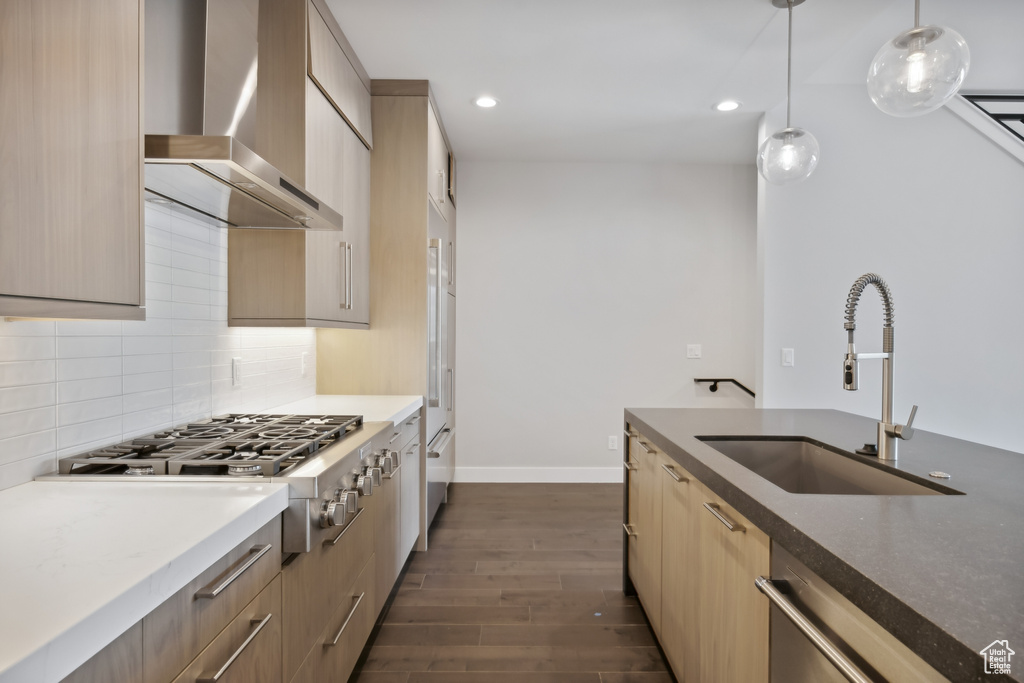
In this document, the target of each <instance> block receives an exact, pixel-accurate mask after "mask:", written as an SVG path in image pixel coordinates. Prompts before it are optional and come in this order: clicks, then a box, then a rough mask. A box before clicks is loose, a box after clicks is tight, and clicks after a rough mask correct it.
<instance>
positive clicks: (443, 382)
mask: <svg viewBox="0 0 1024 683" xmlns="http://www.w3.org/2000/svg"><path fill="white" fill-rule="evenodd" d="M372 94H373V128H374V146H373V152H372V155H371V178H372V180H371V204H370V224H371V234H372V239H371V241H370V286H371V288H372V290H373V298H372V299H371V301H370V318H371V320H372V321H373V324H372V325H371V327H370V329H369V330H368V331H366V332H352V331H346V330H327V329H321V330H318V331H317V391H318V392H319V393H321V394H404V395H419V396H423V397H424V405H426V406H427V413H428V419H427V420H422V421H421V422H420V425H421V426H420V429H421V434H420V436H421V444H422V445H421V462H424V469H423V470H422V471H423V473H424V475H425V476H424V477H423V478H422V479H423V480H422V481H421V482H420V486H421V501H422V503H423V504H425V502H426V500H427V495H426V484H427V479H428V478H429V476H430V473H429V472H428V468H427V464H428V463H426V461H425V460H424V457H425V456H424V455H423V450H422V449H423V448H425V447H426V445H427V444H428V441H429V440H430V438H431V437H432V436H433V435H432V434H428V433H427V428H426V423H427V422H429V421H430V419H429V418H430V408H431V406H432V404H433V405H434V407H435V408H437V407H441V408H443V409H444V412H445V418H444V420H445V421H446V426H447V428H449V429H454V423H455V419H456V418H455V412H456V411H455V402H454V397H455V391H454V387H455V378H456V367H455V355H454V349H455V340H454V318H455V296H454V294H455V275H456V271H455V268H454V263H455V260H456V255H455V248H456V241H455V220H456V212H455V205H454V197H455V189H454V185H453V184H452V182H451V181H452V171H453V170H454V167H455V164H454V160H453V158H452V157H451V154H450V149H451V147H450V145H449V144H448V141H447V135H446V134H445V132H444V128H443V125H442V123H441V118H440V116H439V115H438V111H437V107H436V105H435V104H434V101H433V97H432V96H431V93H430V87H429V83H428V82H427V81H395V80H374V81H373V83H372ZM437 234H442V235H443V236H444V237H443V246H440V248H439V249H440V254H439V258H440V260H441V263H440V264H439V269H440V271H441V272H442V273H443V281H442V282H441V283H440V287H439V289H440V291H441V292H442V293H443V294H444V297H443V298H444V299H446V300H447V301H446V306H447V315H448V324H447V326H445V329H443V330H441V332H440V334H441V335H443V336H444V337H445V340H446V341H447V352H446V354H445V355H444V357H443V358H442V359H441V364H442V365H441V367H442V368H443V370H441V371H440V372H439V374H438V375H434V376H433V381H432V380H431V377H430V375H431V374H432V373H431V372H430V371H429V370H428V368H429V367H431V365H430V362H429V360H428V347H429V348H434V347H433V346H432V345H429V344H428V339H429V337H430V329H429V328H430V321H429V319H428V318H429V317H430V315H429V311H431V310H433V309H431V308H428V291H432V290H431V288H430V283H429V277H428V270H429V268H428V261H429V259H430V258H431V256H430V254H431V249H430V248H428V247H429V242H430V238H431V237H433V236H436V235H437ZM435 248H437V247H435ZM433 253H435V254H436V253H437V252H433ZM434 272H435V274H436V272H437V271H434ZM435 284H436V283H435ZM435 371H436V368H435ZM438 393H439V394H440V395H439V396H438V395H437V394H438ZM448 444H449V445H448V450H446V453H447V454H448V455H447V456H446V460H448V462H449V464H448V465H447V467H448V468H451V467H452V466H453V465H452V464H451V463H453V462H454V443H453V442H452V441H449V442H448ZM429 464H430V465H433V464H434V463H433V462H431V463H429ZM447 474H448V475H449V479H450V469H449V470H447ZM424 518H425V516H424ZM425 531H426V529H425V528H421V532H420V545H419V548H420V549H421V550H422V549H425V543H426V533H425Z"/></svg>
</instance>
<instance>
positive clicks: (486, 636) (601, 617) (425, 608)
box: [354, 484, 672, 683]
mask: <svg viewBox="0 0 1024 683" xmlns="http://www.w3.org/2000/svg"><path fill="white" fill-rule="evenodd" d="M621 524H622V487H621V485H618V484H539V485H538V484H452V485H451V486H450V487H449V494H448V504H447V505H444V506H442V507H441V512H439V513H438V516H437V518H436V520H435V523H434V526H433V528H432V529H431V533H430V550H429V551H428V552H425V553H415V555H414V559H413V560H412V563H411V565H410V567H409V571H408V573H407V574H406V576H405V578H404V580H403V582H402V584H401V586H400V588H399V591H398V593H397V595H396V597H395V600H394V603H393V605H392V606H391V609H390V611H389V612H388V614H387V616H386V618H385V621H384V623H383V625H382V627H381V629H380V632H379V633H378V635H377V638H376V640H375V641H374V642H373V645H372V647H371V649H370V652H369V655H368V657H367V659H366V661H365V663H364V665H363V666H362V667H361V669H360V670H359V671H358V673H357V674H356V675H355V676H354V680H355V681H356V682H357V683H477V682H478V681H479V682H485V683H513V682H514V683H627V682H629V683H670V682H671V681H672V677H671V676H670V674H668V673H667V671H666V666H665V662H664V660H663V659H662V657H661V654H660V652H659V650H658V648H657V646H656V645H655V642H654V637H653V635H652V634H651V632H650V629H649V627H648V626H647V623H646V622H645V620H644V616H643V613H642V611H641V609H640V607H639V606H638V605H637V602H636V598H627V597H625V596H623V594H622V526H621Z"/></svg>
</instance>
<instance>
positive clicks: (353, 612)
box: [312, 555, 377, 683]
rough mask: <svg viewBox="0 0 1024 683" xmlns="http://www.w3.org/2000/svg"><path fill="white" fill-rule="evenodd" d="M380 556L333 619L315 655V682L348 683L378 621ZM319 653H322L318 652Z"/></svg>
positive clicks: (362, 574) (370, 562)
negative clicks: (375, 608) (316, 659)
mask: <svg viewBox="0 0 1024 683" xmlns="http://www.w3.org/2000/svg"><path fill="white" fill-rule="evenodd" d="M375 558H376V556H375V555H374V556H371V557H370V559H369V560H368V561H367V562H366V565H365V566H364V567H363V569H362V571H361V572H360V573H359V575H358V576H357V577H356V579H355V581H353V582H352V584H350V585H351V588H350V589H349V590H347V591H345V593H344V594H343V596H342V601H341V605H339V606H338V609H337V611H335V613H334V615H333V616H332V617H331V620H330V623H329V624H328V626H327V629H326V630H325V631H324V633H323V635H322V637H321V639H320V641H319V642H318V643H317V645H316V647H315V648H314V652H313V653H312V655H313V656H314V657H319V661H318V662H317V666H316V677H315V680H317V681H319V682H320V683H336V682H337V681H347V680H348V677H349V674H351V673H352V669H353V668H354V667H355V665H356V660H357V659H359V654H360V653H361V652H362V651H363V645H365V644H366V639H367V638H368V637H369V636H370V631H372V630H373V623H374V621H375V620H376V618H377V614H376V611H375V610H374V609H373V605H374V604H375V603H376V602H377V598H376V595H375V594H374V591H375V588H374V583H375V581H374V576H375V574H376V562H375ZM318 651H319V652H318Z"/></svg>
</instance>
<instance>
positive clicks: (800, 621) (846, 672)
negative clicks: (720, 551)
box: [754, 576, 871, 683]
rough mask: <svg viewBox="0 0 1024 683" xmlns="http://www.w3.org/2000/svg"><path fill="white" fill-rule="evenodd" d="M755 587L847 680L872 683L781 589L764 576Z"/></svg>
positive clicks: (755, 581) (756, 580) (856, 682)
mask: <svg viewBox="0 0 1024 683" xmlns="http://www.w3.org/2000/svg"><path fill="white" fill-rule="evenodd" d="M754 585H755V586H757V590H759V591H761V592H762V593H764V594H765V595H766V596H767V597H768V600H769V601H770V602H771V603H772V604H773V605H775V606H776V607H778V608H779V611H780V612H782V613H783V614H785V615H786V617H787V618H788V619H789V620H790V621H791V622H793V625H794V626H796V627H797V629H798V630H799V631H800V632H801V633H803V634H804V635H805V636H807V639H808V640H810V641H811V644H812V645H814V647H816V648H818V652H820V653H821V654H823V655H825V658H826V659H827V660H828V661H830V662H832V665H833V666H834V667H836V669H838V670H839V673H841V674H842V675H843V676H844V677H845V678H846V680H848V681H852V682H853V683H871V679H870V678H868V677H867V676H866V675H864V672H863V671H861V670H860V669H859V668H858V667H857V665H856V664H854V663H853V662H852V661H851V660H850V658H849V657H847V656H846V655H845V654H843V653H842V652H841V651H840V650H839V648H837V647H836V646H835V644H833V643H832V641H831V640H829V639H828V638H827V637H825V634H824V633H822V632H821V631H819V630H818V628H817V627H816V626H815V625H814V624H812V623H811V622H810V621H808V619H807V617H805V616H804V615H803V613H802V612H801V611H800V610H799V609H797V607H796V605H794V604H793V603H792V602H790V601H789V599H788V598H787V597H786V596H785V595H783V594H782V593H780V592H779V589H778V588H776V587H775V585H774V584H773V583H772V582H771V580H769V579H766V578H765V577H763V576H759V577H757V578H756V579H754Z"/></svg>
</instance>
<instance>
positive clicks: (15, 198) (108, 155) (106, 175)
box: [0, 0, 145, 320]
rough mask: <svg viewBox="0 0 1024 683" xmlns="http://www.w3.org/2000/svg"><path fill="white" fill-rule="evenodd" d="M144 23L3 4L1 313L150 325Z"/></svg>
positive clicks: (111, 5) (135, 17)
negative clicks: (146, 322) (147, 308)
mask: <svg viewBox="0 0 1024 683" xmlns="http://www.w3.org/2000/svg"><path fill="white" fill-rule="evenodd" d="M142 22H143V13H142V5H141V3H140V2H139V0H109V1H107V2H102V3H98V2H94V1H93V0H65V1H64V2H60V3H54V2H41V1H40V0H4V2H2V3H0V26H3V27H4V39H3V40H0V92H2V93H3V97H2V98H0V131H2V133H0V157H2V158H3V163H2V164H0V315H14V316H40V317H78V318H108V319H125V320H128V319H136V320H138V319H143V318H144V317H145V312H144V309H143V308H141V307H142V306H143V305H144V304H145V301H144V293H143V287H144V279H145V278H144V275H143V271H144V258H143V248H144V232H143V210H142V139H143V138H142V116H141V108H142V98H141V92H142V73H141V64H142V36H143V30H142Z"/></svg>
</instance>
